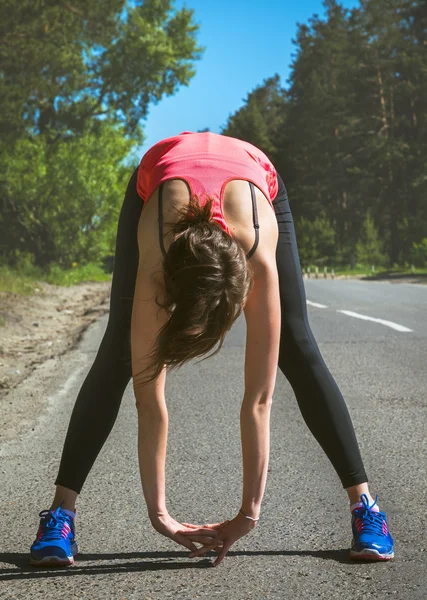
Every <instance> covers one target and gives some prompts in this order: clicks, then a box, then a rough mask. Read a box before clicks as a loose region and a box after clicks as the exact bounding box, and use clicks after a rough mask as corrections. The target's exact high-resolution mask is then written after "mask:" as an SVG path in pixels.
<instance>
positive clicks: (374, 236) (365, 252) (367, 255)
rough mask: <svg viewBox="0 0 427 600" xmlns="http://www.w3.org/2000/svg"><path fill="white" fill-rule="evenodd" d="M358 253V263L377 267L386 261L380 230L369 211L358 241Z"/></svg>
mask: <svg viewBox="0 0 427 600" xmlns="http://www.w3.org/2000/svg"><path fill="white" fill-rule="evenodd" d="M356 255H357V262H358V263H364V264H366V263H367V264H370V265H374V266H375V267H378V266H384V265H385V263H386V257H385V255H384V253H383V244H382V243H381V241H380V240H379V239H378V232H377V230H376V228H375V225H374V221H373V219H372V217H371V215H370V213H369V212H368V213H367V215H366V219H365V222H364V224H363V230H362V235H361V238H360V239H359V241H358V242H357V246H356Z"/></svg>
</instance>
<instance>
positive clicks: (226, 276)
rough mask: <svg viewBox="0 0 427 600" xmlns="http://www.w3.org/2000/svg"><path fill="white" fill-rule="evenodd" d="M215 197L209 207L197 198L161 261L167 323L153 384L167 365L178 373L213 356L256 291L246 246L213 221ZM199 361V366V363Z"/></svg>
mask: <svg viewBox="0 0 427 600" xmlns="http://www.w3.org/2000/svg"><path fill="white" fill-rule="evenodd" d="M212 203H213V199H212V198H207V200H206V202H205V204H204V205H203V206H200V202H199V201H198V199H197V198H196V197H194V196H191V197H190V203H189V205H188V207H185V208H180V209H178V213H179V214H180V215H181V217H180V218H179V220H178V221H177V222H176V223H168V224H169V225H172V233H173V241H172V243H171V244H170V246H169V249H168V251H167V253H166V256H165V257H164V259H163V272H164V280H165V302H164V303H163V304H162V303H160V302H159V301H158V296H157V297H156V304H157V306H159V307H160V308H163V309H165V310H167V311H168V313H169V315H170V316H169V319H168V321H167V322H166V323H165V325H164V326H163V327H162V328H161V329H160V331H159V333H158V335H157V338H156V340H155V344H154V349H153V351H152V352H151V353H150V355H149V357H148V358H149V361H150V364H149V366H148V367H146V368H145V369H144V370H143V371H141V373H145V372H147V371H151V374H150V376H149V378H146V379H145V380H142V381H141V379H140V378H139V376H140V375H141V373H139V374H138V383H143V384H146V383H149V382H150V381H153V380H154V379H156V378H157V377H158V375H159V374H160V373H161V372H162V370H163V367H164V365H166V366H167V367H169V368H170V369H171V370H174V369H177V368H178V367H180V366H182V365H184V364H185V363H186V362H188V361H189V360H191V359H193V358H196V357H197V356H202V355H204V354H206V353H207V352H209V351H210V350H211V349H212V348H213V347H214V346H215V345H216V344H217V343H218V342H219V347H218V349H217V350H216V351H215V352H213V353H212V354H210V355H209V356H207V357H206V358H204V359H203V360H206V359H207V358H210V357H211V356H214V355H215V354H217V352H219V351H220V349H221V348H222V345H223V343H224V338H225V335H226V333H227V331H229V330H230V329H231V326H232V325H233V323H234V321H235V320H236V319H237V318H238V317H239V316H240V315H241V313H242V310H243V307H244V305H245V304H246V300H247V298H248V296H249V293H250V291H251V289H252V287H253V269H252V266H251V265H250V263H249V262H248V261H247V258H246V255H245V251H244V250H243V248H242V246H241V245H240V244H239V243H238V242H237V241H236V240H235V239H234V238H232V237H231V236H230V235H229V234H228V233H227V232H226V231H224V229H223V228H222V227H221V226H220V225H219V224H218V223H217V222H215V221H213V220H212V219H211V217H212ZM199 362H201V361H199Z"/></svg>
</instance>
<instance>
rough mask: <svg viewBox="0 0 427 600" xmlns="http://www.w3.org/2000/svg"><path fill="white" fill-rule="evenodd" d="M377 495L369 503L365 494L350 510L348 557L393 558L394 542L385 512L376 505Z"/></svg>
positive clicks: (366, 558) (363, 558)
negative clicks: (350, 532)
mask: <svg viewBox="0 0 427 600" xmlns="http://www.w3.org/2000/svg"><path fill="white" fill-rule="evenodd" d="M377 499H378V496H377V497H376V498H375V501H374V502H373V503H372V504H369V500H368V497H367V496H366V494H362V495H361V496H360V502H358V503H357V505H356V506H355V507H354V508H353V510H352V517H351V526H352V529H353V540H352V543H351V549H350V557H351V558H353V559H357V560H390V559H392V558H394V543H393V538H392V537H391V535H390V533H389V531H388V526H387V518H386V516H385V513H383V512H380V511H379V509H378V506H377Z"/></svg>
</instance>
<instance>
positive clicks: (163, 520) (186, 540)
mask: <svg viewBox="0 0 427 600" xmlns="http://www.w3.org/2000/svg"><path fill="white" fill-rule="evenodd" d="M151 524H152V525H153V527H154V529H155V530H156V531H158V532H159V533H161V534H162V535H164V536H165V537H167V538H170V539H171V540H173V541H174V542H177V544H181V546H185V547H186V548H188V549H189V550H191V551H192V552H197V546H195V545H194V543H193V542H197V543H199V544H210V543H212V541H213V540H214V539H215V538H216V536H217V531H216V526H218V525H220V523H217V524H216V525H210V526H209V525H206V526H204V527H201V526H199V525H192V524H190V523H183V524H181V523H178V521H175V519H173V518H172V517H171V516H170V515H169V514H167V513H166V514H162V515H156V517H153V518H152V519H151Z"/></svg>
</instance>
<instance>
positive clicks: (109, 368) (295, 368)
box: [55, 171, 367, 493]
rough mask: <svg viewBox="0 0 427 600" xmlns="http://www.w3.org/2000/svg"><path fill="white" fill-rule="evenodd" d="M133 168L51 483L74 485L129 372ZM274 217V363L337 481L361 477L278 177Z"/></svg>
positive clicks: (135, 208) (107, 425) (134, 248)
mask: <svg viewBox="0 0 427 600" xmlns="http://www.w3.org/2000/svg"><path fill="white" fill-rule="evenodd" d="M136 175H137V171H135V172H134V173H133V175H132V177H131V178H130V181H129V184H128V187H127V190H126V195H125V199H124V202H123V206H122V209H121V212H120V218H119V224H118V231H117V240H116V254H115V266H114V274H113V281H112V287H111V300H110V316H109V320H108V325H107V329H106V331H105V334H104V337H103V339H102V342H101V345H100V347H99V350H98V353H97V355H96V358H95V361H94V363H93V365H92V367H91V369H90V371H89V373H88V375H87V376H86V379H85V381H84V382H83V385H82V387H81V389H80V392H79V394H78V396H77V400H76V403H75V406H74V409H73V412H72V415H71V420H70V423H69V426H68V431H67V436H66V439H65V444H64V448H63V451H62V457H61V463H60V467H59V472H58V476H57V478H56V481H55V485H62V486H64V487H66V488H70V489H72V490H75V491H76V492H78V493H80V491H81V489H82V487H83V484H84V482H85V480H86V477H87V476H88V474H89V471H90V470H91V468H92V466H93V463H94V462H95V460H96V457H97V456H98V454H99V452H100V450H101V448H102V446H103V445H104V442H105V440H106V439H107V437H108V436H109V434H110V431H111V429H112V428H113V425H114V423H115V421H116V418H117V413H118V411H119V408H120V404H121V401H122V396H123V393H124V391H125V388H126V386H127V384H128V383H129V381H130V379H131V377H132V371H131V357H130V324H131V314H132V299H133V295H134V289H135V280H136V273H137V267H138V241H137V227H138V221H139V217H140V214H141V210H142V206H143V203H142V200H141V198H140V197H139V196H138V194H137V193H136ZM273 206H274V210H275V213H276V217H277V221H278V225H279V241H278V245H277V252H276V261H277V268H278V273H279V284H280V304H281V322H282V326H281V336H280V352H279V367H280V369H281V371H282V373H283V374H284V375H285V377H286V378H287V379H288V381H289V383H290V384H291V386H292V388H293V390H294V392H295V396H296V398H297V401H298V405H299V407H300V410H301V413H302V415H303V417H304V420H305V422H306V423H307V425H308V427H309V429H310V431H311V432H312V433H313V435H314V437H315V438H316V440H317V441H318V442H319V444H320V445H321V447H322V448H323V450H324V451H325V453H326V455H327V456H328V458H329V460H330V461H331V463H332V465H333V466H334V468H335V470H336V471H337V473H338V476H339V477H340V479H341V482H342V484H343V487H344V488H346V487H350V486H352V485H356V484H358V483H363V482H364V481H367V477H366V473H365V471H364V468H363V463H362V459H361V456H360V452H359V448H358V445H357V441H356V437H355V434H354V429H353V426H352V423H351V419H350V416H349V414H348V410H347V407H346V405H345V402H344V399H343V397H342V395H341V393H340V391H339V389H338V386H337V384H336V383H335V381H334V379H333V377H332V375H331V374H330V372H329V370H328V368H327V366H326V364H325V362H324V360H323V358H322V356H321V354H320V351H319V348H318V346H317V344H316V341H315V339H314V337H313V334H312V332H311V329H310V325H309V323H308V317H307V306H306V298H305V292H304V284H303V280H302V275H301V267H300V264H299V258H298V249H297V243H296V238H295V231H294V225H293V221H292V214H291V209H290V206H289V201H288V197H287V193H286V188H285V185H284V183H283V181H282V179H281V178H280V177H279V192H278V194H277V197H276V198H275V199H274V202H273Z"/></svg>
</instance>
